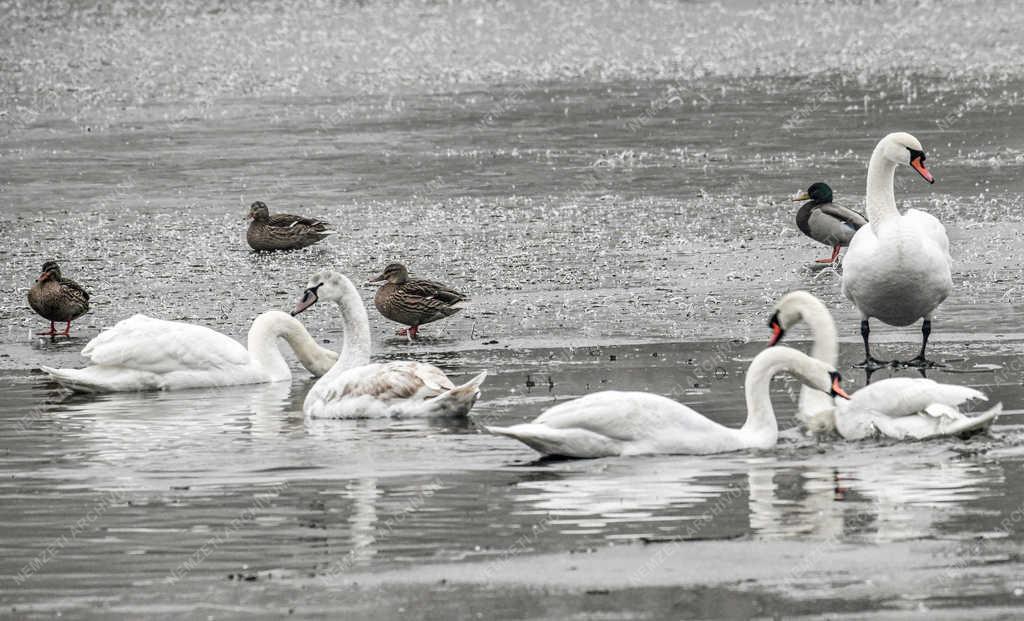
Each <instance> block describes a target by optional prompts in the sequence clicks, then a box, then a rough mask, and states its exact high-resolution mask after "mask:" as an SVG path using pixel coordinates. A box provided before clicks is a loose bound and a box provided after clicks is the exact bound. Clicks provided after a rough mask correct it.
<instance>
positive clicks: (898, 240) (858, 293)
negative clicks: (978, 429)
mask: <svg viewBox="0 0 1024 621" xmlns="http://www.w3.org/2000/svg"><path fill="white" fill-rule="evenodd" d="M924 161H925V154H924V151H923V149H922V147H921V143H920V142H918V140H917V138H914V137H913V136H911V135H910V134H907V133H903V132H900V133H895V134H889V135H888V136H886V137H885V138H883V139H882V140H881V141H879V143H878V145H877V146H875V150H874V152H873V153H872V154H871V161H870V163H869V164H868V181H867V216H868V221H869V224H868V226H862V227H861V228H860V229H859V230H858V231H857V233H856V234H855V235H854V236H853V240H852V241H851V242H850V249H849V250H848V251H847V252H846V257H845V259H844V261H843V294H844V295H845V296H846V297H847V298H849V299H850V301H851V302H853V303H854V304H855V305H856V306H857V309H858V310H860V313H861V322H860V333H861V337H862V338H863V339H864V364H865V366H877V365H879V364H885V363H882V362H881V361H879V360H876V359H875V358H874V357H873V356H872V355H871V350H870V348H869V347H868V335H869V333H870V327H869V325H868V321H869V320H870V319H871V318H875V319H879V320H881V321H883V322H885V323H887V324H889V325H892V326H908V325H910V324H912V323H914V322H915V321H917V320H918V319H924V322H923V323H922V324H921V336H922V340H921V352H920V353H919V354H918V355H917V357H916V358H914V359H912V360H911V361H910V362H909V363H908V364H912V365H919V366H930V365H931V364H932V363H931V362H929V361H928V359H927V358H925V348H927V346H928V335H929V334H931V329H932V313H933V312H934V311H935V309H936V308H938V306H939V304H941V303H942V302H943V300H945V299H946V297H947V296H948V295H949V292H950V291H952V289H953V278H952V275H951V265H952V261H951V259H950V256H949V239H948V238H947V237H946V229H945V227H944V226H942V223H941V222H939V221H938V219H936V218H935V217H934V216H932V215H930V214H927V213H925V212H923V211H918V210H916V209H908V210H907V212H906V213H904V214H900V212H899V211H898V210H897V209H896V198H895V196H894V195H893V177H894V175H895V173H896V167H897V166H898V165H900V164H906V165H909V166H910V167H912V168H913V169H914V170H916V171H917V172H918V173H919V174H920V175H921V176H922V177H923V178H924V180H925V181H927V182H928V183H934V182H935V179H934V178H933V177H932V175H931V173H930V172H928V169H927V168H925V166H924Z"/></svg>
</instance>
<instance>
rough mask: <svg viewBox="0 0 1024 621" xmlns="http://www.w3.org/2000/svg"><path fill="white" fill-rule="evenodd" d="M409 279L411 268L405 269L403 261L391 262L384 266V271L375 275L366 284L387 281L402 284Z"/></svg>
mask: <svg viewBox="0 0 1024 621" xmlns="http://www.w3.org/2000/svg"><path fill="white" fill-rule="evenodd" d="M407 280H409V270H407V269H405V266H404V265H402V264H401V263H391V264H389V265H388V266H387V267H385V268H384V271H383V272H381V273H380V275H379V276H374V277H373V278H371V279H370V280H368V281H367V282H366V284H368V285H369V284H373V283H378V282H385V281H386V282H389V283H391V284H393V285H400V284H402V283H403V282H405V281H407Z"/></svg>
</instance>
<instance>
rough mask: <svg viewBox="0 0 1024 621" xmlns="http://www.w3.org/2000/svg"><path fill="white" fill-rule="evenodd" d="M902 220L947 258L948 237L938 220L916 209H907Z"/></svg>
mask: <svg viewBox="0 0 1024 621" xmlns="http://www.w3.org/2000/svg"><path fill="white" fill-rule="evenodd" d="M903 218H904V220H906V221H907V222H910V223H912V224H913V225H914V226H915V227H917V228H918V230H920V231H921V232H923V233H924V234H925V235H926V236H927V237H928V238H929V239H931V241H933V242H935V244H936V245H938V247H939V248H940V249H941V250H942V252H943V253H944V254H945V255H946V256H947V257H948V256H949V236H947V235H946V227H945V226H944V225H943V224H942V222H940V221H939V219H938V218H936V217H935V216H933V215H932V214H930V213H927V212H924V211H919V210H917V209H908V210H907V211H906V213H904V214H903Z"/></svg>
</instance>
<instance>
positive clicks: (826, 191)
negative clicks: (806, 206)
mask: <svg viewBox="0 0 1024 621" xmlns="http://www.w3.org/2000/svg"><path fill="white" fill-rule="evenodd" d="M792 200H794V201H814V204H815V205H824V204H825V203H831V202H832V188H830V187H829V185H828V184H827V183H823V182H821V181H819V182H817V183H812V184H811V187H809V188H807V191H806V192H801V193H800V194H797V195H796V196H794V197H793V199H792Z"/></svg>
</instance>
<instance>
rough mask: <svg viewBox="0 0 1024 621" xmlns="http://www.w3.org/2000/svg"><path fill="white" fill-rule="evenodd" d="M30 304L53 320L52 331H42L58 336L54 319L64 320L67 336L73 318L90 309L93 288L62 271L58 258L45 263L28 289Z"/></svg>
mask: <svg viewBox="0 0 1024 621" xmlns="http://www.w3.org/2000/svg"><path fill="white" fill-rule="evenodd" d="M28 305H29V306H31V307H32V310H34V311H35V312H37V313H39V314H40V315H42V316H43V317H44V318H45V319H49V320H50V331H49V332H40V333H39V334H41V335H44V336H56V334H57V328H56V327H55V326H54V322H57V321H63V322H66V323H67V325H65V326H64V336H70V335H71V322H72V321H74V320H75V319H78V318H79V317H81V316H82V315H84V314H85V313H86V312H87V311H88V310H89V292H88V291H86V290H85V289H83V288H82V286H81V285H79V284H78V283H77V282H75V281H73V280H71V279H69V278H64V277H62V276H61V275H60V266H59V265H57V262H56V261H47V262H46V263H43V273H42V274H40V275H39V278H37V279H36V284H34V285H32V288H31V289H29V290H28Z"/></svg>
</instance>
